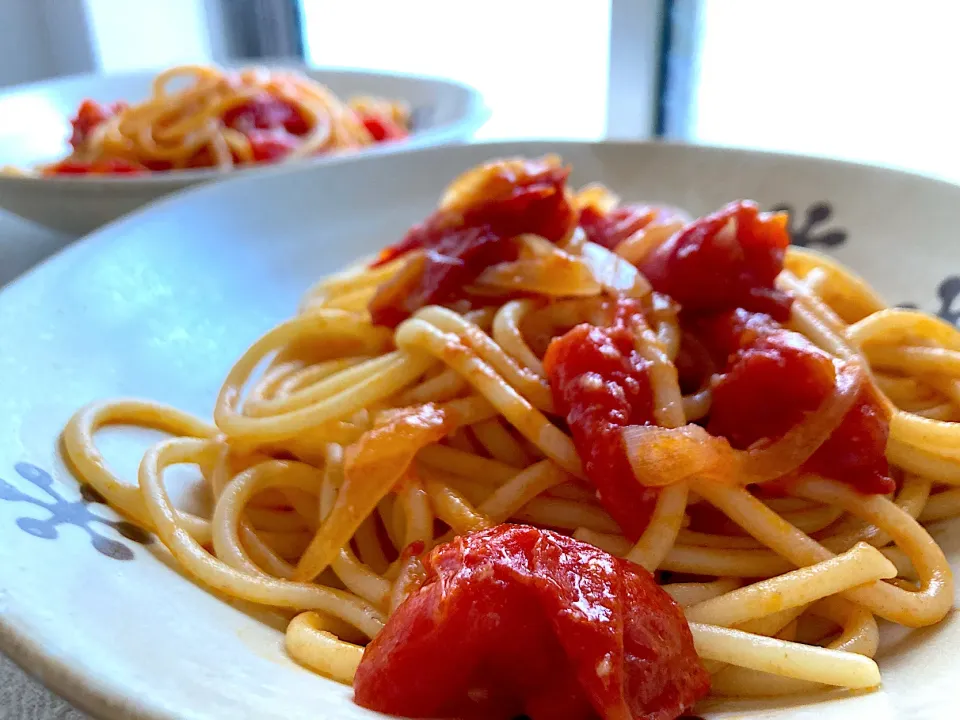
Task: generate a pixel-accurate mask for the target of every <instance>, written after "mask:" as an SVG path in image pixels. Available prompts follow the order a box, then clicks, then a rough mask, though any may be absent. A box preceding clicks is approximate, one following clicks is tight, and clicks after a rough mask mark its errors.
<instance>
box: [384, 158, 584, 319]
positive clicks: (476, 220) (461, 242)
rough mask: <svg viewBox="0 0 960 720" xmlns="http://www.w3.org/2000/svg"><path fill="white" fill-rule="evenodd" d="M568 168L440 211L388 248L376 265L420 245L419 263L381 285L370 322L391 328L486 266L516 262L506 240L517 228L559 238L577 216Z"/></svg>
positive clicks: (450, 294) (454, 292) (456, 293)
mask: <svg viewBox="0 0 960 720" xmlns="http://www.w3.org/2000/svg"><path fill="white" fill-rule="evenodd" d="M568 174H569V171H568V170H567V169H566V168H561V167H557V168H554V167H547V168H544V169H543V170H541V171H540V172H537V173H535V174H532V175H531V176H529V177H526V178H523V180H522V181H519V182H517V183H516V185H515V186H514V187H512V188H511V189H510V191H509V192H508V193H507V194H506V195H505V196H504V197H498V198H496V199H494V200H488V201H481V202H478V203H477V204H475V205H473V206H471V207H468V208H466V209H464V210H462V211H452V210H438V211H436V212H435V213H433V215H431V216H430V217H429V218H428V219H427V220H426V221H425V222H423V223H421V224H419V225H415V226H414V227H412V228H411V229H410V230H409V231H408V232H407V234H406V235H405V236H404V238H403V239H402V240H401V241H400V242H399V243H397V244H396V245H394V246H391V247H388V248H386V249H385V250H384V251H383V252H381V254H380V256H379V257H378V258H377V260H376V261H375V262H374V263H373V265H374V267H376V266H378V265H382V264H384V263H386V262H389V261H391V260H395V259H397V258H399V257H402V256H403V255H406V254H407V253H409V252H410V251H412V250H418V249H422V250H424V257H423V259H422V260H421V261H420V262H419V263H418V264H417V266H413V265H410V266H408V267H407V268H406V271H405V272H401V273H399V274H398V276H397V277H396V278H394V279H393V280H391V281H388V282H387V283H385V284H384V285H382V286H381V287H380V289H379V290H378V292H377V295H376V296H375V297H374V298H373V300H372V301H371V303H370V306H369V309H370V314H371V315H372V317H373V321H374V323H376V324H378V325H385V326H387V327H396V325H397V324H399V323H400V322H401V321H402V320H403V319H405V318H406V317H408V316H409V315H410V314H411V313H413V312H415V311H416V310H418V309H420V308H421V307H424V306H426V305H431V304H436V303H445V302H451V301H453V300H456V299H458V298H459V297H462V296H463V288H464V287H465V286H466V285H468V284H469V283H470V282H471V281H472V280H473V279H474V278H476V277H477V275H479V274H480V273H481V272H482V271H483V270H484V268H486V267H488V266H489V265H492V264H495V263H497V262H503V261H507V260H512V259H515V257H516V250H515V248H514V247H513V245H512V244H511V243H510V242H509V241H510V240H511V239H512V238H514V237H516V236H517V235H520V234H521V233H535V234H537V235H540V236H542V237H544V238H546V239H547V240H550V241H552V242H557V241H559V240H560V239H562V238H563V237H564V236H565V235H566V234H567V232H568V231H569V230H570V228H571V226H572V224H573V222H574V220H575V218H574V214H573V210H572V208H571V207H570V204H569V203H568V201H567V199H566V197H565V195H564V188H565V183H566V179H567V175H568Z"/></svg>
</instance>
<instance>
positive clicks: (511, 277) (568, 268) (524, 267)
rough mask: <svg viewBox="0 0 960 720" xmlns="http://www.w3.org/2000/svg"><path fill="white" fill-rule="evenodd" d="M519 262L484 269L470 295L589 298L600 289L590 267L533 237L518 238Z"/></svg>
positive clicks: (576, 257) (601, 287)
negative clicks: (517, 294) (521, 294)
mask: <svg viewBox="0 0 960 720" xmlns="http://www.w3.org/2000/svg"><path fill="white" fill-rule="evenodd" d="M515 242H517V243H518V244H519V249H520V259H519V260H513V261H511V262H503V263H497V264H496V265H491V266H490V267H488V268H487V269H485V270H484V271H483V272H482V273H480V276H479V277H478V278H477V280H476V282H475V283H474V285H473V286H472V287H471V288H470V292H472V293H474V294H477V295H491V294H494V295H499V294H511V293H517V292H522V293H536V294H537V295H545V296H547V297H592V296H594V295H599V294H600V293H601V292H602V290H603V286H602V285H601V284H600V283H599V282H598V281H597V279H596V278H595V277H594V274H593V270H592V269H591V267H590V265H589V264H588V263H587V262H586V260H584V258H582V257H580V256H579V255H571V254H570V253H568V252H565V251H563V250H561V249H560V248H558V247H557V246H556V245H554V244H553V243H551V242H549V241H547V240H545V239H544V238H542V237H539V236H537V235H520V236H518V237H517V238H515Z"/></svg>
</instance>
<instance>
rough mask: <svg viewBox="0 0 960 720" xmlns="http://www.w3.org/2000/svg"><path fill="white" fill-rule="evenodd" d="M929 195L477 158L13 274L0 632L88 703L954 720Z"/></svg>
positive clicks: (651, 149) (951, 514)
mask: <svg viewBox="0 0 960 720" xmlns="http://www.w3.org/2000/svg"><path fill="white" fill-rule="evenodd" d="M319 188H322V189H323V190H322V192H321V191H319V190H318V189H319ZM958 199H960V188H958V187H956V186H953V185H949V184H945V183H941V182H937V181H934V180H930V179H926V178H922V177H919V176H913V175H909V174H905V173H900V172H896V171H891V170H884V169H880V168H874V167H867V166H858V165H853V164H846V163H839V162H832V161H827V160H818V159H810V158H799V157H788V156H779V155H769V154H762V153H752V152H746V151H738V150H719V149H707V148H695V147H685V146H669V145H648V144H628V143H600V144H588V143H509V144H506V143H504V144H491V145H463V146H456V147H448V148H426V149H419V150H414V151H411V152H409V153H397V154H389V155H384V156H381V157H367V158H358V159H356V160H353V161H351V162H346V163H342V164H340V165H338V166H334V165H323V166H317V167H305V168H302V169H295V170H291V171H290V172H287V173H273V174H269V175H263V176H258V177H256V178H253V177H250V178H242V177H238V178H236V179H234V180H231V181H228V182H224V183H217V184H212V185H209V186H205V187H202V188H199V189H197V190H195V191H193V192H191V193H186V194H182V195H180V196H179V197H177V198H171V199H169V200H166V201H163V202H161V203H158V204H156V205H154V206H152V207H151V208H149V209H145V210H143V211H141V212H139V213H137V214H135V215H132V216H131V217H129V218H126V219H124V220H123V221H121V222H118V223H115V224H113V225H111V226H110V227H109V228H106V229H104V230H102V231H101V232H99V233H96V234H94V235H92V236H90V237H88V238H86V239H84V240H83V241H81V242H79V243H77V244H75V245H74V246H72V247H70V248H69V249H67V250H66V251H65V252H63V253H62V254H60V255H58V256H56V257H55V258H53V259H52V260H51V261H49V262H47V263H46V264H45V265H43V266H42V267H40V268H39V269H38V270H36V271H34V272H32V273H30V274H29V275H27V276H26V277H24V278H22V279H20V280H19V281H17V282H16V283H14V284H13V285H12V286H10V287H8V288H7V289H6V290H4V291H3V293H2V294H0V336H2V337H3V338H4V347H5V349H6V352H5V355H4V364H3V377H4V378H5V383H4V392H3V393H2V395H0V438H2V442H0V478H2V483H0V537H2V538H3V542H2V543H0V588H2V589H3V594H2V599H3V603H2V614H0V647H2V649H3V651H5V652H6V653H8V654H9V655H10V656H11V657H13V658H14V659H15V660H17V661H18V662H19V663H20V664H22V665H23V666H24V667H25V668H26V669H27V670H29V671H31V672H33V673H35V674H37V675H38V676H39V677H41V678H42V679H43V681H44V682H46V683H47V684H48V685H49V686H50V687H52V688H53V689H55V690H56V691H57V692H59V693H61V694H63V695H64V696H66V697H68V698H69V699H71V700H72V701H74V702H75V703H77V704H78V705H80V706H81V707H83V708H84V709H86V710H88V711H90V712H92V713H93V714H95V715H98V716H101V717H106V718H127V717H134V716H135V717H144V718H157V719H169V718H183V717H224V718H226V717H230V718H311V717H317V716H322V717H329V718H374V717H404V718H433V717H450V718H492V719H495V720H498V719H503V720H511V719H512V718H519V717H529V718H533V719H535V720H549V719H553V718H571V719H572V720H588V719H591V718H603V719H611V718H616V719H618V720H620V719H644V720H646V719H656V720H675V719H676V718H681V717H683V718H690V717H694V716H699V717H703V718H732V717H737V718H754V717H756V718H760V717H763V718H772V717H775V718H806V717H813V716H814V715H816V716H817V717H820V718H838V719H839V718H848V717H851V716H856V715H862V716H865V717H867V716H869V717H890V718H893V717H949V716H950V715H951V713H952V712H953V709H952V705H953V703H954V700H953V695H954V693H953V689H954V683H955V677H956V673H957V672H958V670H960V665H958V663H960V660H958V659H957V657H956V654H955V653H954V652H953V648H954V647H955V646H956V644H957V642H958V641H960V623H958V621H957V618H956V615H955V613H954V612H953V606H954V602H955V589H954V587H955V586H954V579H953V573H954V569H955V568H956V567H957V562H958V559H960V532H958V529H960V528H958V524H957V523H956V521H955V520H954V518H955V517H956V516H957V515H958V514H960V455H958V450H957V448H958V447H960V395H958V387H960V385H958V382H960V333H958V330H957V328H956V326H955V322H956V320H957V318H958V317H960V307H957V306H956V305H955V301H956V298H957V296H958V295H960V277H958V276H957V275H950V274H949V273H950V272H951V271H955V269H956V267H957V262H958V254H957V250H956V247H955V244H954V243H953V242H952V240H951V238H952V232H953V229H954V228H955V227H956V226H957V224H958V222H960V210H958V208H960V203H958V202H957V201H958ZM161 239H162V240H163V241H162V242H159V240H161ZM908 242H909V243H911V244H907V243H908ZM184 259H188V261H187V262H184Z"/></svg>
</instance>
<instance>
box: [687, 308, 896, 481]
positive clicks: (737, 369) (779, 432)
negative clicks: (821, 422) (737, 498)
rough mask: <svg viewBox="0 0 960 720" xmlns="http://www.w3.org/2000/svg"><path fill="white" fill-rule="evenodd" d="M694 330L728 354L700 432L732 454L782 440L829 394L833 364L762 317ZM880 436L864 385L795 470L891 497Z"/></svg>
mask: <svg viewBox="0 0 960 720" xmlns="http://www.w3.org/2000/svg"><path fill="white" fill-rule="evenodd" d="M699 329H700V333H701V335H700V337H701V338H702V339H703V341H704V344H705V345H709V346H710V347H712V348H713V349H714V351H715V352H716V353H717V354H718V355H720V354H723V353H724V352H727V355H728V357H727V360H726V362H725V366H726V367H725V371H724V373H723V375H722V376H721V378H720V380H719V381H718V382H717V383H716V384H715V386H714V389H713V403H712V407H711V410H710V420H709V422H708V424H707V430H708V431H709V432H710V433H712V434H714V435H721V436H723V437H725V438H727V439H728V440H729V441H730V444H731V445H733V446H734V447H736V448H739V449H745V448H747V447H749V446H750V445H752V444H753V443H755V442H757V441H758V440H762V439H771V440H773V439H777V438H779V437H781V436H783V434H784V433H786V432H787V431H788V430H789V429H790V428H792V427H793V426H794V425H796V424H797V423H799V422H801V421H802V420H803V418H804V415H805V414H806V413H809V412H812V411H813V410H815V409H816V408H817V407H819V405H820V404H821V403H822V402H823V401H824V400H825V399H826V398H827V397H828V395H829V394H830V393H831V392H833V389H834V383H835V381H836V364H835V361H834V359H833V358H832V357H831V356H830V355H828V354H827V353H826V352H824V351H823V350H821V349H820V348H818V347H816V346H815V345H814V344H813V343H811V342H810V341H809V340H807V338H806V337H804V336H803V335H800V334H799V333H795V332H792V331H790V330H786V329H784V328H782V327H780V326H779V325H778V324H777V323H776V322H775V321H774V320H773V319H772V318H770V317H768V316H765V315H758V314H755V313H747V312H745V311H743V310H739V311H736V312H734V313H726V314H724V315H721V316H718V317H716V318H712V319H710V320H709V321H707V322H703V323H700V324H699ZM721 366H723V365H721ZM888 434H889V415H888V414H887V411H886V410H885V408H884V407H883V405H882V403H881V402H880V399H879V398H878V397H877V396H876V394H875V391H874V390H873V389H872V387H871V386H870V385H869V383H868V384H866V385H865V386H864V387H863V388H861V390H860V392H859V394H858V396H857V398H856V400H855V401H854V405H853V407H852V408H851V409H850V410H849V411H848V412H847V414H846V415H844V417H843V420H842V421H841V423H840V425H839V426H838V427H837V429H836V430H834V431H833V433H832V434H831V435H830V437H829V438H828V439H827V441H826V442H825V443H824V444H823V445H821V446H820V448H819V449H817V451H816V452H815V453H814V454H813V455H812V456H811V457H810V459H809V460H807V462H805V463H804V464H803V465H802V466H801V470H802V471H807V472H812V473H817V474H820V475H823V476H825V477H829V478H833V479H836V480H839V481H841V482H845V483H847V484H849V485H850V486H851V487H853V488H854V489H856V490H858V491H859V492H862V493H867V494H873V493H881V494H886V493H888V492H892V491H893V490H894V489H895V483H894V480H893V478H892V477H891V476H890V469H889V466H888V464H887V459H886V445H887V437H888Z"/></svg>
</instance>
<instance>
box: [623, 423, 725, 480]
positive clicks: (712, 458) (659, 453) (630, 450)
mask: <svg viewBox="0 0 960 720" xmlns="http://www.w3.org/2000/svg"><path fill="white" fill-rule="evenodd" d="M623 442H624V445H626V448H627V458H628V459H629V460H630V466H631V467H632V468H633V474H634V475H635V476H636V478H637V480H638V481H639V482H640V484H641V485H646V486H647V487H664V486H666V485H674V484H676V483H679V482H684V481H687V480H692V479H693V478H712V479H716V480H718V481H721V482H731V468H732V466H733V465H735V464H736V450H734V449H733V448H732V447H730V443H728V442H727V441H726V439H725V438H721V437H715V436H713V435H711V434H710V433H708V432H707V431H706V430H704V429H703V428H702V427H700V426H699V425H692V424H691V425H683V426H681V427H678V428H663V427H659V426H657V425H630V426H628V427H625V428H624V429H623Z"/></svg>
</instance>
